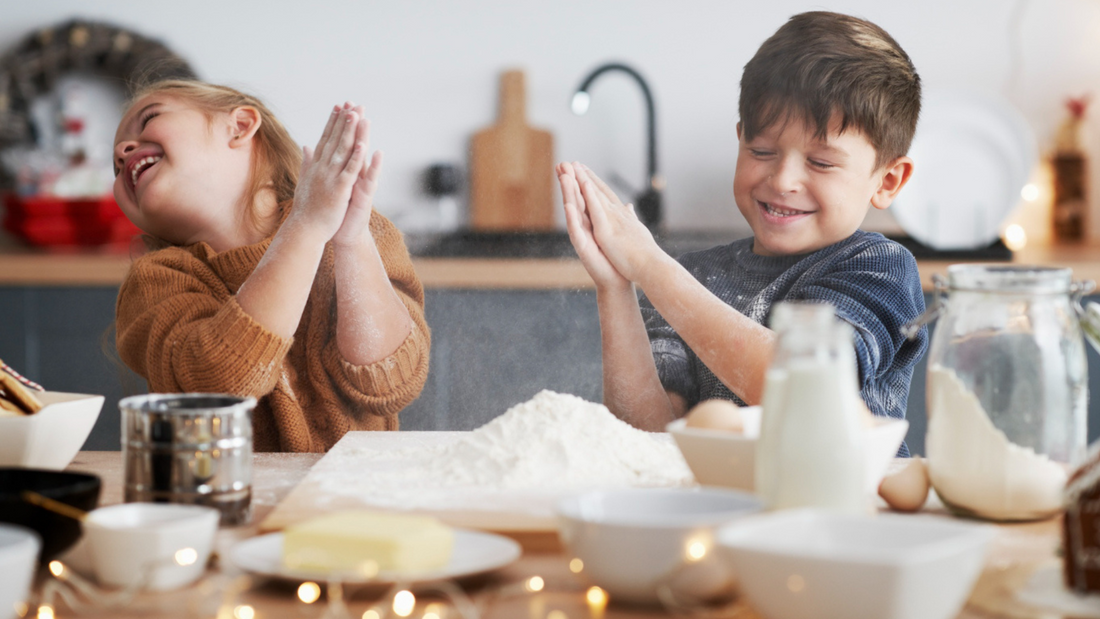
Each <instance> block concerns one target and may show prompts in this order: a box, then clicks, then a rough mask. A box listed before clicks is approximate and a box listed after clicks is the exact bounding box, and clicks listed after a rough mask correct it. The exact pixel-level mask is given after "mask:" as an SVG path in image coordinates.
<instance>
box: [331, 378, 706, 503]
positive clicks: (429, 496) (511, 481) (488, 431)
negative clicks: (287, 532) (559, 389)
mask: <svg viewBox="0 0 1100 619" xmlns="http://www.w3.org/2000/svg"><path fill="white" fill-rule="evenodd" d="M330 455H336V454H330ZM328 460H329V458H328V457H326V464H328V465H329V466H326V470H325V475H324V477H323V479H324V481H323V482H322V483H323V490H324V491H325V493H326V494H330V495H338V496H345V497H348V496H352V497H355V498H357V499H359V500H361V501H362V502H364V503H367V504H371V505H377V506H380V507H390V508H397V509H480V510H486V509H487V510H496V509H507V510H517V509H518V510H521V511H527V512H530V513H545V512H546V511H547V510H548V509H550V508H551V506H552V504H553V501H552V500H556V498H558V497H561V496H565V495H568V494H571V493H574V492H577V491H582V490H586V489H592V488H606V487H625V486H673V485H683V484H688V483H691V481H692V475H691V471H690V470H689V469H688V467H687V464H686V463H685V462H684V459H683V457H682V456H681V455H680V452H679V451H678V450H677V448H676V446H675V445H674V444H673V443H672V441H670V440H668V437H667V436H664V435H659V434H652V433H649V432H645V431H642V430H638V429H637V428H634V427H632V426H630V425H629V424H627V423H625V422H623V421H622V420H620V419H618V418H617V417H615V416H614V415H613V414H612V413H611V412H610V411H609V410H608V409H607V408H606V407H605V406H603V405H601V404H594V403H591V402H587V401H585V400H583V399H581V398H578V397H576V396H572V395H565V394H560V393H555V392H553V391H542V392H540V393H539V394H538V395H536V396H535V397H534V398H532V399H531V400H529V401H527V402H523V403H521V404H517V405H516V406H513V407H512V408H511V409H509V410H508V411H507V412H505V413H504V414H503V415H501V416H500V417H497V418H496V419H494V420H493V421H491V422H489V423H487V424H485V425H484V426H482V427H481V428H479V429H477V430H474V431H472V432H470V433H468V434H467V435H465V436H463V437H462V438H461V439H459V440H458V441H457V442H454V443H448V444H444V445H433V446H428V447H417V448H405V449H399V450H391V451H374V450H368V449H362V448H354V449H349V450H345V451H342V452H339V454H338V457H337V458H335V459H334V460H333V461H331V462H329V461H328ZM548 501H549V502H548Z"/></svg>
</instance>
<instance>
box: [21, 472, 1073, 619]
mask: <svg viewBox="0 0 1100 619" xmlns="http://www.w3.org/2000/svg"><path fill="white" fill-rule="evenodd" d="M320 458H321V454H257V455H256V456H255V465H254V471H253V492H254V498H253V508H254V515H253V518H252V523H253V524H251V525H249V526H244V527H237V528H230V529H223V530H221V531H220V532H219V534H218V535H219V536H218V540H217V543H216V548H217V549H218V551H219V553H220V554H221V555H223V556H224V555H225V552H226V551H227V550H228V548H230V547H231V546H232V544H234V543H236V542H237V541H239V540H241V539H245V538H247V537H251V536H253V535H255V534H256V533H257V523H259V522H260V521H262V520H263V518H264V517H265V516H266V515H267V514H268V513H270V512H271V511H272V510H273V509H274V507H275V505H276V504H278V503H279V501H281V500H282V499H283V498H284V497H285V496H286V495H287V494H288V493H289V492H290V490H291V489H292V488H293V487H294V486H295V485H296V484H297V483H298V482H299V481H300V480H301V479H302V478H304V477H305V476H306V474H307V473H308V472H309V469H310V467H312V466H313V464H314V463H316V462H317V461H318V460H319V459H320ZM69 468H70V469H71V470H74V471H85V472H90V473H95V474H97V475H99V476H100V477H101V478H102V479H103V492H102V495H101V500H100V504H101V505H110V504H115V503H120V502H122V460H121V454H120V453H119V452H81V453H80V454H79V455H78V456H77V458H76V459H75V460H74V461H73V463H72V464H71V465H70V467H69ZM932 511H937V510H932ZM1058 543H1059V534H1058V520H1057V519H1053V520H1047V521H1043V522H1037V523H1028V524H1018V525H1002V526H1001V527H1000V535H999V536H998V538H997V539H996V541H995V543H994V545H993V547H992V549H991V551H990V555H989V558H988V561H987V567H986V570H985V572H984V573H983V576H982V578H981V579H980V580H979V583H978V585H977V586H976V587H975V591H974V594H973V595H972V596H971V603H970V604H969V605H968V606H967V608H966V609H965V610H964V611H963V612H962V614H960V615H959V619H985V618H989V617H1012V618H1032V617H1034V618H1036V619H1038V618H1039V617H1044V618H1050V617H1057V616H1058V615H1056V614H1054V615H1052V614H1050V613H1046V614H1043V613H1040V612H1037V611H1034V610H1033V609H1029V608H1027V607H1025V606H1024V605H1022V604H1019V603H1018V602H1015V601H1013V599H1012V595H1011V591H1010V589H1012V588H1014V587H1016V586H1019V584H1020V583H1021V582H1022V580H1025V579H1026V578H1027V576H1028V575H1029V574H1030V573H1031V571H1032V570H1033V569H1034V568H1035V566H1037V565H1041V564H1044V563H1048V564H1049V563H1050V562H1052V561H1055V560H1056V554H1055V553H1056V550H1057V547H1058ZM568 561H569V558H568V557H567V556H566V555H565V554H563V553H561V552H559V551H552V552H531V551H525V552H524V555H523V556H522V557H521V558H520V559H519V560H518V561H517V562H515V563H514V564H512V565H510V566H508V567H506V568H504V569H502V570H500V571H499V572H496V573H494V574H491V575H488V576H484V577H480V578H478V579H475V580H473V581H469V582H464V583H462V584H463V588H464V590H465V591H466V592H467V593H468V594H469V595H470V597H471V598H472V599H473V601H474V602H475V603H476V604H479V605H481V606H482V608H481V611H482V615H481V616H482V617H484V618H486V619H497V618H500V619H504V618H509V619H512V618H528V617H529V618H531V619H543V618H548V619H556V618H562V619H564V618H566V617H567V618H569V619H580V618H587V617H600V618H605V619H627V618H639V617H670V616H675V615H672V614H670V613H667V612H665V611H662V610H660V609H646V608H634V607H619V606H616V605H615V604H612V605H610V606H608V607H607V608H605V609H601V608H595V607H592V606H590V605H589V604H588V603H587V602H586V601H585V587H584V585H583V584H582V583H581V581H580V580H579V579H578V577H576V576H575V575H574V574H572V573H571V572H570V571H569V564H568ZM536 575H537V576H540V577H541V578H542V579H543V581H544V582H545V588H544V589H543V591H541V592H539V593H529V592H527V591H525V590H524V583H526V582H527V581H528V579H529V578H531V577H532V576H536ZM295 586H296V585H294V584H286V583H271V582H258V581H249V580H248V579H247V578H246V577H244V576H242V575H239V574H235V573H234V570H233V568H232V567H231V566H225V565H223V566H221V567H220V568H218V569H217V570H213V571H212V572H210V575H209V576H208V577H207V578H206V579H205V580H204V581H200V583H199V584H196V585H194V586H192V587H189V588H187V589H184V590H182V591H177V592H170V593H164V594H159V595H153V594H147V595H143V596H141V597H139V598H138V599H137V600H135V601H134V602H133V603H132V604H130V605H128V606H126V607H124V608H106V609H82V612H80V613H76V612H73V611H72V610H70V609H69V608H67V607H66V606H65V605H64V604H61V603H59V604H58V605H57V609H56V616H57V617H68V616H82V617H104V618H106V617H130V616H134V617H139V616H140V617H192V616H209V617H217V618H218V619H223V618H224V619H234V609H238V610H237V613H238V614H237V616H236V618H235V619H249V617H252V618H254V619H267V618H273V617H301V618H307V617H322V616H324V614H325V612H326V610H331V609H327V608H326V601H325V598H323V597H322V599H321V600H320V601H317V602H315V603H313V604H306V603H304V602H302V601H300V600H299V599H298V597H297V595H296V590H295ZM233 587H241V588H243V591H241V592H240V593H239V594H236V595H234V594H233V593H232V591H230V593H228V594H227V593H225V592H224V590H225V589H226V588H229V589H232V588H233ZM40 588H41V583H40ZM387 593H388V592H387V591H385V590H383V589H378V588H376V589H366V590H363V589H361V590H359V591H357V592H356V591H349V594H348V596H347V597H349V598H350V599H349V600H348V602H347V607H348V609H349V615H348V616H350V617H354V618H355V619H358V618H360V617H363V616H364V612H365V611H367V610H368V609H369V608H372V607H374V606H375V605H377V604H381V603H383V602H384V601H385V600H388V598H387V597H385V596H386V594H387ZM433 599H434V598H427V599H422V600H420V601H419V602H418V605H417V607H416V611H415V612H414V613H413V614H412V615H411V617H413V618H416V619H420V618H423V617H425V616H426V615H425V613H428V612H430V611H432V610H437V609H434V608H429V607H428V606H427V603H430V602H431V601H432V600H433ZM440 599H442V598H440ZM245 607H247V609H245ZM219 609H220V610H219ZM248 609H251V615H250V614H249V610H248ZM556 610H557V611H562V612H563V613H564V615H561V614H555V613H553V611H556ZM737 611H739V612H735V613H730V614H725V615H722V616H727V617H729V616H736V617H738V618H739V619H755V618H756V615H755V614H754V613H753V612H752V611H751V610H749V609H748V608H746V607H744V606H743V605H740V604H738V605H737ZM242 613H243V614H242ZM29 616H34V615H33V614H32V615H29ZM329 616H332V615H329ZM456 616H458V615H456V614H455V613H454V612H453V611H451V612H444V613H442V615H441V619H442V618H445V617H456ZM715 616H718V615H715ZM367 617H370V615H367Z"/></svg>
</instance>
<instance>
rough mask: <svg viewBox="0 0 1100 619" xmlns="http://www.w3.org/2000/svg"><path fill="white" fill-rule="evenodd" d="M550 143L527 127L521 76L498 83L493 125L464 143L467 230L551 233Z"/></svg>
mask: <svg viewBox="0 0 1100 619" xmlns="http://www.w3.org/2000/svg"><path fill="white" fill-rule="evenodd" d="M553 168H554V139H553V137H552V136H551V135H550V132H549V131H543V130H541V129H535V128H532V127H530V126H528V125H527V113H526V92H525V87H524V76H523V72H522V71H518V70H513V71H506V72H505V73H504V74H503V75H501V78H500V112H499V117H498V119H497V122H496V124H494V125H493V126H491V127H488V128H486V129H482V130H481V131H478V132H477V133H475V134H474V137H473V139H472V141H471V143H470V227H471V228H473V229H474V230H481V231H497V232H500V231H525V230H552V229H553V228H554V227H555V225H554V189H553V183H554V170H553Z"/></svg>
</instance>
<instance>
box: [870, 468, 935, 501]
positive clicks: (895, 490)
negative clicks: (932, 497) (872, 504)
mask: <svg viewBox="0 0 1100 619" xmlns="http://www.w3.org/2000/svg"><path fill="white" fill-rule="evenodd" d="M928 486H929V481H928V468H927V467H926V466H925V464H924V459H922V458H910V459H909V461H908V462H906V463H905V465H904V466H902V468H901V469H900V470H898V471H897V472H895V473H893V474H891V475H887V476H886V477H884V478H883V479H882V483H880V484H879V486H878V495H879V496H881V497H882V499H883V500H884V501H886V504H887V505H889V506H890V509H893V510H897V511H899V512H915V511H917V510H919V509H920V508H921V507H923V506H924V502H925V500H927V499H928Z"/></svg>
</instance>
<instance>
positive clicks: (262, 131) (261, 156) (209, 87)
mask: <svg viewBox="0 0 1100 619" xmlns="http://www.w3.org/2000/svg"><path fill="white" fill-rule="evenodd" d="M154 94H164V95H169V96H173V97H178V98H180V99H183V100H186V101H188V102H189V103H191V104H192V105H194V106H195V107H196V108H198V109H199V110H200V111H201V112H203V113H204V114H205V115H206V116H207V117H208V118H213V116H214V115H215V114H219V113H226V114H228V113H230V112H232V111H233V110H234V109H236V108H239V107H252V108H255V109H256V111H257V112H259V114H260V128H259V129H258V130H257V131H256V134H255V135H254V136H253V140H254V144H255V148H254V149H253V151H252V152H253V157H252V169H251V172H250V174H249V176H250V178H249V183H248V187H249V189H248V194H247V196H246V198H247V199H248V205H249V209H250V210H249V217H250V220H251V223H252V224H253V225H255V226H256V227H257V229H262V227H263V223H264V222H261V221H260V214H259V213H257V212H256V211H255V205H256V198H257V196H259V194H260V192H261V191H265V190H271V191H272V192H273V193H274V195H275V199H276V202H277V204H278V207H277V208H278V210H277V218H276V221H282V218H283V216H284V215H285V214H286V212H287V210H289V209H290V206H291V205H292V204H293V202H294V189H295V187H297V186H298V172H299V170H300V169H301V167H302V151H301V148H300V147H299V146H298V143H297V142H295V141H294V140H293V139H292V138H291V137H290V133H289V132H288V131H287V130H286V127H284V126H283V124H282V123H281V122H279V119H277V118H275V115H274V114H273V113H272V112H271V110H270V109H268V108H267V106H266V105H264V104H263V102H262V101H260V100H259V99H257V98H256V97H253V96H251V95H248V94H245V93H243V92H241V91H239V90H236V89H234V88H230V87H228V86H219V85H217V84H207V83H206V82H200V81H197V80H180V79H170V80H162V81H158V82H153V83H151V84H148V85H146V86H142V87H139V88H138V89H137V90H136V91H135V93H134V96H133V98H132V99H131V105H132V104H133V102H136V101H138V100H139V99H141V98H143V97H147V96H149V95H154Z"/></svg>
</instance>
